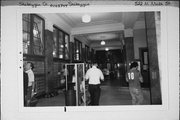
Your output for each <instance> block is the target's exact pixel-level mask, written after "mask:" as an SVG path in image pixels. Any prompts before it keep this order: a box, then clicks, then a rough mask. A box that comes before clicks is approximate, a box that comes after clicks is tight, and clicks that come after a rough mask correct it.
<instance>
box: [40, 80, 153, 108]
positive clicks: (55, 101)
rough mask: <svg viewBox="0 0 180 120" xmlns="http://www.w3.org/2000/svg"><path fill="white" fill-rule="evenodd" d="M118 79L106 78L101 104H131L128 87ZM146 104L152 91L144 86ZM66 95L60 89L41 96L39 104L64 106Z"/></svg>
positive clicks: (102, 88) (148, 102) (102, 86)
mask: <svg viewBox="0 0 180 120" xmlns="http://www.w3.org/2000/svg"><path fill="white" fill-rule="evenodd" d="M118 82H119V81H118V80H114V81H113V82H112V81H111V80H106V81H105V82H103V83H102V85H101V97H100V102H99V105H100V106H107V105H131V96H130V93H129V90H128V88H127V87H120V86H118ZM143 95H144V103H143V104H144V105H149V104H150V93H149V90H148V89H147V88H143ZM64 105H65V96H64V93H63V91H60V92H59V94H58V95H57V96H54V97H51V98H41V99H39V102H38V104H37V106H38V107H39V106H64Z"/></svg>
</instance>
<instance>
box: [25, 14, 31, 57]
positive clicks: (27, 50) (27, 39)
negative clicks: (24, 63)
mask: <svg viewBox="0 0 180 120" xmlns="http://www.w3.org/2000/svg"><path fill="white" fill-rule="evenodd" d="M30 23H31V22H30V15H29V14H24V15H23V53H24V54H30Z"/></svg>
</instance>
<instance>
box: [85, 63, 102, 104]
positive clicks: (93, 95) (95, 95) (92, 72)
mask: <svg viewBox="0 0 180 120" xmlns="http://www.w3.org/2000/svg"><path fill="white" fill-rule="evenodd" d="M85 78H86V80H89V82H88V84H89V87H88V90H89V93H90V99H91V103H90V105H99V99H100V93H101V88H100V83H101V81H100V80H102V81H104V76H103V73H102V71H101V70H100V69H98V68H97V63H93V65H92V68H90V69H88V70H87V72H86V75H85Z"/></svg>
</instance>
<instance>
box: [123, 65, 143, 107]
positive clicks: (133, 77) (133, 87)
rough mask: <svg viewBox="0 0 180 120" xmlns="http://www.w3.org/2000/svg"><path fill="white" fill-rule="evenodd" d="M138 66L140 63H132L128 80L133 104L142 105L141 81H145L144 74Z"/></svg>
mask: <svg viewBox="0 0 180 120" xmlns="http://www.w3.org/2000/svg"><path fill="white" fill-rule="evenodd" d="M137 68H138V63H137V62H133V63H131V65H130V70H129V71H128V72H127V73H126V81H127V82H129V91H130V94H131V97H132V104H133V105H140V104H142V103H143V93H142V90H141V84H140V82H143V78H142V75H141V73H140V71H139V70H137Z"/></svg>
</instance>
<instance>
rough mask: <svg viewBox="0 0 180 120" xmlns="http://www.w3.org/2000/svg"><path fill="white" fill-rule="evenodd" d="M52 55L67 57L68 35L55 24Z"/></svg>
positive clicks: (61, 57)
mask: <svg viewBox="0 0 180 120" xmlns="http://www.w3.org/2000/svg"><path fill="white" fill-rule="evenodd" d="M53 57H54V58H60V59H66V60H68V59H69V35H68V34H67V33H65V32H64V31H62V30H60V29H58V28H57V27H55V26H54V28H53Z"/></svg>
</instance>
